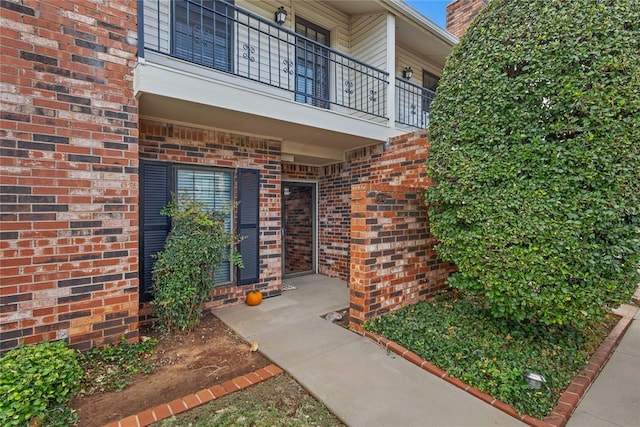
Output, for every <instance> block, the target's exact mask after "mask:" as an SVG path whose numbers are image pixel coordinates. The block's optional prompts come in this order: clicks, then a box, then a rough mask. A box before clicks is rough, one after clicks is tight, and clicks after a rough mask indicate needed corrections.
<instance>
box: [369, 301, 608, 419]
mask: <svg viewBox="0 0 640 427" xmlns="http://www.w3.org/2000/svg"><path fill="white" fill-rule="evenodd" d="M483 304H484V301H483V299H482V298H478V297H474V296H470V295H465V294H463V293H460V295H459V297H454V296H453V295H442V296H439V297H438V298H436V300H434V301H432V302H421V303H418V304H416V305H413V306H409V307H405V308H403V309H401V310H398V311H397V312H394V313H393V314H389V315H386V316H383V317H381V318H379V319H376V320H374V321H372V322H369V323H367V324H366V325H365V328H366V329H368V330H370V331H372V332H375V333H377V334H380V335H382V336H384V337H386V338H388V339H390V340H393V341H395V342H397V343H399V344H400V345H402V346H404V347H405V348H408V349H410V350H411V351H413V352H414V353H416V354H418V355H419V356H421V357H423V358H425V359H426V360H429V361H430V362H432V363H433V364H435V365H436V366H438V367H439V368H441V369H443V370H445V371H446V372H447V373H448V374H449V375H450V376H452V377H456V378H459V379H461V380H462V381H464V382H465V383H467V384H469V385H471V386H474V387H476V388H477V389H479V390H481V391H484V392H485V393H488V394H490V395H492V396H493V397H495V398H497V399H500V400H502V401H503V402H506V403H508V404H510V405H512V406H513V407H514V408H515V409H516V410H517V411H519V412H520V413H526V414H529V415H531V416H534V417H538V418H543V417H544V416H546V415H548V414H549V413H550V412H551V409H552V408H553V406H554V405H555V403H556V401H557V400H558V397H559V396H560V394H561V393H562V392H563V391H564V390H565V389H566V388H567V386H568V385H569V383H570V382H571V380H572V379H573V377H575V375H576V374H577V373H578V372H579V371H580V370H581V369H582V368H583V367H584V365H585V364H586V363H587V361H588V359H589V357H590V355H591V354H593V352H595V350H596V349H597V347H598V345H599V344H600V342H601V341H602V339H603V337H604V336H605V335H606V333H607V331H608V330H609V327H610V326H612V323H614V322H615V320H616V319H615V318H613V317H612V318H611V319H609V320H608V322H605V323H598V324H595V325H591V326H589V327H585V328H582V329H577V328H575V327H572V326H563V327H557V326H540V325H531V324H521V323H512V322H509V321H506V320H496V319H495V318H494V317H492V316H490V315H489V313H488V312H487V311H486V310H483V309H482V305H483ZM527 371H532V372H535V373H538V374H541V375H543V376H544V377H545V379H546V381H547V382H546V383H545V384H544V386H543V388H541V389H540V390H530V389H529V388H528V385H527V382H526V380H525V378H524V376H523V375H524V373H525V372H527Z"/></svg>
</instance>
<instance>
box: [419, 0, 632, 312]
mask: <svg viewBox="0 0 640 427" xmlns="http://www.w3.org/2000/svg"><path fill="white" fill-rule="evenodd" d="M638 52H640V7H638V3H637V2H636V1H629V0H611V1H593V0H574V1H563V0H547V1H533V2H532V1H529V0H508V1H505V0H492V1H491V2H489V4H488V5H487V6H486V7H485V9H484V10H483V11H482V12H481V13H480V15H479V16H478V18H476V21H475V23H474V25H473V26H472V27H471V28H470V29H469V31H468V32H467V33H466V34H465V36H464V37H463V38H462V40H461V42H460V44H459V45H458V46H457V47H456V48H455V49H454V52H453V53H452V55H451V56H450V57H449V59H448V61H447V64H446V66H445V69H444V72H443V75H442V78H441V80H440V85H439V87H438V91H437V96H436V97H435V100H434V103H433V106H432V112H431V116H430V130H429V136H430V142H431V148H430V158H429V160H428V162H427V168H428V173H429V175H430V176H431V178H433V180H434V182H436V183H437V185H436V186H434V187H431V188H429V189H428V191H427V198H426V202H427V204H428V206H429V219H430V223H431V231H432V232H433V233H434V234H435V236H436V237H438V238H439V240H440V242H441V243H440V245H439V246H438V247H437V250H438V254H439V255H440V256H441V257H442V258H443V259H444V260H446V261H450V262H453V263H455V264H456V265H457V266H458V268H459V273H457V274H454V275H452V276H451V277H450V279H449V284H450V285H452V286H454V287H457V288H460V289H464V290H467V291H469V292H472V293H474V294H476V295H481V296H483V297H484V298H485V301H486V306H487V308H488V309H489V310H491V312H492V313H493V315H494V316H496V317H500V318H509V319H513V320H517V321H532V322H539V323H542V324H546V325H552V324H559V325H562V324H567V323H572V324H575V325H586V324H588V323H589V322H590V321H591V320H592V319H598V318H601V317H602V315H603V313H605V312H606V311H607V309H608V308H609V307H616V306H618V305H619V304H620V303H622V302H626V301H628V300H629V299H630V297H631V295H632V293H633V291H634V289H635V288H636V286H637V284H638V282H640V276H639V273H638V263H639V262H640V238H639V230H640V218H639V210H640V144H639V143H638V141H640V116H639V114H638V112H639V111H640V55H638Z"/></svg>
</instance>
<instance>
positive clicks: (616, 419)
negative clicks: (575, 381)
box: [567, 311, 640, 427]
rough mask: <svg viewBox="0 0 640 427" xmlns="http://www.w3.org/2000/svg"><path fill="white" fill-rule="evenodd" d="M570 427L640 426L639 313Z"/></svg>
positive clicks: (575, 413) (568, 424)
mask: <svg viewBox="0 0 640 427" xmlns="http://www.w3.org/2000/svg"><path fill="white" fill-rule="evenodd" d="M633 319H634V320H633V322H632V323H631V325H630V326H629V329H628V330H627V332H626V333H625V334H624V336H623V337H622V340H621V341H620V344H619V345H618V347H617V348H616V349H615V351H614V353H613V355H612V356H611V358H610V359H609V361H608V362H607V364H606V365H605V367H604V369H602V372H600V375H598V378H596V381H595V382H594V383H593V385H592V386H591V387H590V388H589V390H588V391H587V394H586V395H585V396H584V398H583V399H582V401H581V402H580V403H579V404H578V407H577V408H576V410H575V412H574V413H573V416H572V417H571V418H570V419H569V422H568V423H567V427H610V426H611V427H613V426H625V427H627V426H628V427H638V426H640V312H638V311H636V313H635V316H634V318H633Z"/></svg>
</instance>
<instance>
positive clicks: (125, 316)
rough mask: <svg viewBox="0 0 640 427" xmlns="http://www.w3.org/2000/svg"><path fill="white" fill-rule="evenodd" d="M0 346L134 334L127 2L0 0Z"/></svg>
mask: <svg viewBox="0 0 640 427" xmlns="http://www.w3.org/2000/svg"><path fill="white" fill-rule="evenodd" d="M0 17H1V19H2V25H1V28H2V30H1V39H0V43H1V45H2V49H1V53H0V55H1V56H0V73H1V74H0V81H2V85H3V87H2V115H1V124H2V126H0V135H1V138H0V144H1V145H0V150H1V151H0V186H1V187H0V190H1V200H0V202H1V203H0V207H1V221H2V223H1V227H0V229H1V232H0V259H1V261H0V278H1V279H0V304H1V305H0V307H1V309H0V324H1V326H0V327H1V333H0V351H2V352H4V351H7V350H9V349H11V348H14V347H16V346H19V345H23V344H30V343H34V342H37V341H42V340H54V339H60V338H65V337H68V340H69V342H70V343H71V344H72V345H73V346H74V347H77V348H81V349H86V348H88V347H90V346H95V345H101V344H104V343H108V342H112V341H116V340H118V339H119V337H120V336H122V335H126V336H127V337H129V338H130V339H132V340H135V339H137V336H138V331H137V324H138V305H137V301H138V264H137V257H138V241H137V236H138V147H137V136H138V131H137V121H138V118H137V113H138V111H137V102H136V99H135V97H134V95H133V77H132V74H133V61H135V55H136V49H137V48H136V34H137V28H136V1H135V0H120V1H113V2H95V1H94V2H92V1H87V0H76V1H73V2H69V1H36V0H23V1H16V0H5V1H2V2H1V3H0Z"/></svg>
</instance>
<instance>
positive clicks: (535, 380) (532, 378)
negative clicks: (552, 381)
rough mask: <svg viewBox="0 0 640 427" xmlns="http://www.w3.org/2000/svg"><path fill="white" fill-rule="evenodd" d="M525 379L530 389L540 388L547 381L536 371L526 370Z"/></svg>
mask: <svg viewBox="0 0 640 427" xmlns="http://www.w3.org/2000/svg"><path fill="white" fill-rule="evenodd" d="M524 379H525V380H527V384H529V389H531V390H539V389H540V387H542V384H543V383H546V382H547V380H546V379H545V378H544V377H543V376H542V375H540V374H536V373H535V372H525V373H524Z"/></svg>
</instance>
